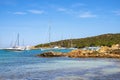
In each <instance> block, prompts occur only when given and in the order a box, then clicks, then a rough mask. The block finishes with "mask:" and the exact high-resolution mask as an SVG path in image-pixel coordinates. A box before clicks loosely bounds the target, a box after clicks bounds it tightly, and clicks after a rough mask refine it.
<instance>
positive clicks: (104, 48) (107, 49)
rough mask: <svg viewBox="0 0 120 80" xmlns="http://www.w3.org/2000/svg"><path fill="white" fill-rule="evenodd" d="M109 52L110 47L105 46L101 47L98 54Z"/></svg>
mask: <svg viewBox="0 0 120 80" xmlns="http://www.w3.org/2000/svg"><path fill="white" fill-rule="evenodd" d="M110 51H111V48H110V47H107V46H102V47H101V48H100V49H99V50H98V52H99V53H110Z"/></svg>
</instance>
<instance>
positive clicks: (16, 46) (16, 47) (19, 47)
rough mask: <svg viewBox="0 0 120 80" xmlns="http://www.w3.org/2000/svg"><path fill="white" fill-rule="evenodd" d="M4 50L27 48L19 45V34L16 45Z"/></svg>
mask: <svg viewBox="0 0 120 80" xmlns="http://www.w3.org/2000/svg"><path fill="white" fill-rule="evenodd" d="M4 50H7V51H23V50H25V48H24V47H21V46H19V34H18V35H17V40H16V42H15V45H14V46H13V47H11V48H5V49H4Z"/></svg>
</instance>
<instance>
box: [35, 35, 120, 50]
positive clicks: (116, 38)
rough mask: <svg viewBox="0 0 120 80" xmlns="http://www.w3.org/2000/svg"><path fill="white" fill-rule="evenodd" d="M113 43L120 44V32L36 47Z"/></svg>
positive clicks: (80, 46) (109, 44)
mask: <svg viewBox="0 0 120 80" xmlns="http://www.w3.org/2000/svg"><path fill="white" fill-rule="evenodd" d="M113 44H120V33H117V34H103V35H98V36H93V37H87V38H80V39H68V40H61V41H56V42H51V43H50V44H49V43H46V44H39V45H36V46H35V47H36V48H39V47H50V46H51V47H53V46H61V47H75V48H83V47H86V46H87V47H89V46H111V45H113Z"/></svg>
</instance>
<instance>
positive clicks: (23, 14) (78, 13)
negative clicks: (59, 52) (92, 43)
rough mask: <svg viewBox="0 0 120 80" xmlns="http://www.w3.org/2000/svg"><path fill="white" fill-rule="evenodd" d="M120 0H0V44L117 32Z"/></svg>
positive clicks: (41, 41) (29, 43) (119, 27)
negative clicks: (18, 39) (18, 40)
mask: <svg viewBox="0 0 120 80" xmlns="http://www.w3.org/2000/svg"><path fill="white" fill-rule="evenodd" d="M119 4H120V0H0V47H9V46H10V43H11V42H13V43H14V42H15V40H16V36H17V34H18V33H19V34H20V43H21V44H22V42H23V41H24V44H25V45H36V44H39V43H46V42H48V41H49V40H48V33H49V30H48V29H49V25H50V26H51V41H57V40H61V39H69V38H84V37H89V36H95V35H100V34H106V33H120V5H119Z"/></svg>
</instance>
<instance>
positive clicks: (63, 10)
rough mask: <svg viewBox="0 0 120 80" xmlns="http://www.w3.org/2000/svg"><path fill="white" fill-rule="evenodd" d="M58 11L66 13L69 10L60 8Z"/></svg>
mask: <svg viewBox="0 0 120 80" xmlns="http://www.w3.org/2000/svg"><path fill="white" fill-rule="evenodd" d="M58 11H61V12H65V11H67V10H66V9H65V8H58Z"/></svg>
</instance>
